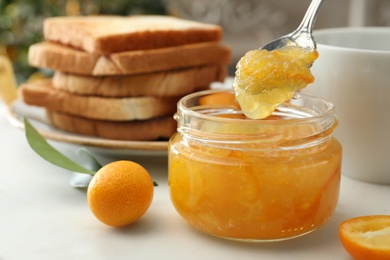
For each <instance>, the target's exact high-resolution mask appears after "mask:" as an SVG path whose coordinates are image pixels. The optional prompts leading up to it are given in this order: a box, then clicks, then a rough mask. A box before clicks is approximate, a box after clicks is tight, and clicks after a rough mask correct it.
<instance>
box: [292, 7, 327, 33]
mask: <svg viewBox="0 0 390 260" xmlns="http://www.w3.org/2000/svg"><path fill="white" fill-rule="evenodd" d="M322 2H323V0H312V1H311V3H310V5H309V7H308V9H307V11H306V13H305V16H304V17H303V19H302V22H301V24H300V25H299V26H298V28H297V29H296V30H295V32H306V33H311V32H312V30H313V26H314V23H315V21H316V18H317V14H318V10H319V9H320V6H321V4H322Z"/></svg>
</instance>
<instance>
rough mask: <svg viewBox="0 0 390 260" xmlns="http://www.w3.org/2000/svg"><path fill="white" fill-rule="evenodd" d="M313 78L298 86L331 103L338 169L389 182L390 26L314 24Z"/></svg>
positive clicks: (349, 173) (366, 178)
mask: <svg viewBox="0 0 390 260" xmlns="http://www.w3.org/2000/svg"><path fill="white" fill-rule="evenodd" d="M313 35H314V39H315V40H316V42H317V50H318V52H319V54H320V56H319V58H318V59H317V60H316V61H315V62H314V64H313V67H312V73H313V75H314V77H315V81H314V83H313V84H312V85H309V86H308V87H307V88H306V89H305V90H304V91H305V92H308V93H312V94H315V95H318V96H321V97H324V98H326V99H328V100H330V101H332V102H333V103H334V104H335V106H336V113H337V115H338V119H339V127H338V128H337V130H336V133H335V137H336V138H337V139H338V140H339V141H340V142H341V144H342V145H343V170H342V172H343V174H345V175H347V176H350V177H354V178H357V179H360V180H363V181H368V182H375V183H384V184H390V28H386V27H381V28H373V27H363V28H332V29H323V30H316V31H315V32H314V33H313Z"/></svg>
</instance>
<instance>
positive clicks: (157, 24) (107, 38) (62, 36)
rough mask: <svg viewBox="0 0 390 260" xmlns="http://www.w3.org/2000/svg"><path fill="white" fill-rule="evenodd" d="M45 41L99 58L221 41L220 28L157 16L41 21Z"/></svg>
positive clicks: (63, 18) (68, 18) (66, 17)
mask: <svg viewBox="0 0 390 260" xmlns="http://www.w3.org/2000/svg"><path fill="white" fill-rule="evenodd" d="M43 33H44V37H45V39H46V40H48V41H53V42H58V43H61V44H63V45H67V46H72V47H74V48H76V49H80V50H84V51H86V52H90V53H98V54H102V55H106V54H110V53H117V52H124V51H132V50H147V49H158V48H165V47H172V46H178V45H184V44H192V43H199V42H208V41H220V40H221V38H222V29H221V27H220V26H217V25H211V24H204V23H200V22H195V21H189V20H184V19H180V18H175V17H171V16H159V15H133V16H114V15H95V16H63V17H52V18H47V19H45V20H44V24H43Z"/></svg>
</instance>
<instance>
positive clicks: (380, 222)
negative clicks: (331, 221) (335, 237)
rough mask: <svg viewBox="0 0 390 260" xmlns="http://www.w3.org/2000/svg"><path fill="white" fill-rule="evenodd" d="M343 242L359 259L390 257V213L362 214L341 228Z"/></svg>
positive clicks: (369, 259)
mask: <svg viewBox="0 0 390 260" xmlns="http://www.w3.org/2000/svg"><path fill="white" fill-rule="evenodd" d="M339 236H340V240H341V243H342V244H343V246H344V248H345V249H346V251H347V252H348V253H349V254H350V255H351V256H352V257H354V258H355V259H358V260H360V259H361V260H363V259H364V260H366V259H367V260H385V259H390V215H374V216H361V217H356V218H352V219H349V220H346V221H344V222H342V223H341V225H340V228H339Z"/></svg>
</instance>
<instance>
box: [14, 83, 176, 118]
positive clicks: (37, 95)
mask: <svg viewBox="0 0 390 260" xmlns="http://www.w3.org/2000/svg"><path fill="white" fill-rule="evenodd" d="M19 90H20V94H21V98H22V100H23V101H24V102H25V103H26V104H28V105H34V106H40V107H45V108H47V109H50V110H53V111H58V112H63V113H68V114H72V115H77V116H80V117H85V118H90V119H99V120H110V121H128V120H144V119H150V118H154V117H160V116H166V115H173V114H174V113H175V112H176V103H177V101H178V100H179V97H167V98H157V97H125V98H105V97H95V96H81V95H75V94H72V93H70V92H68V91H64V90H59V89H54V88H53V87H52V84H51V81H50V80H39V81H33V82H29V83H24V84H22V85H21V86H20V87H19Z"/></svg>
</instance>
